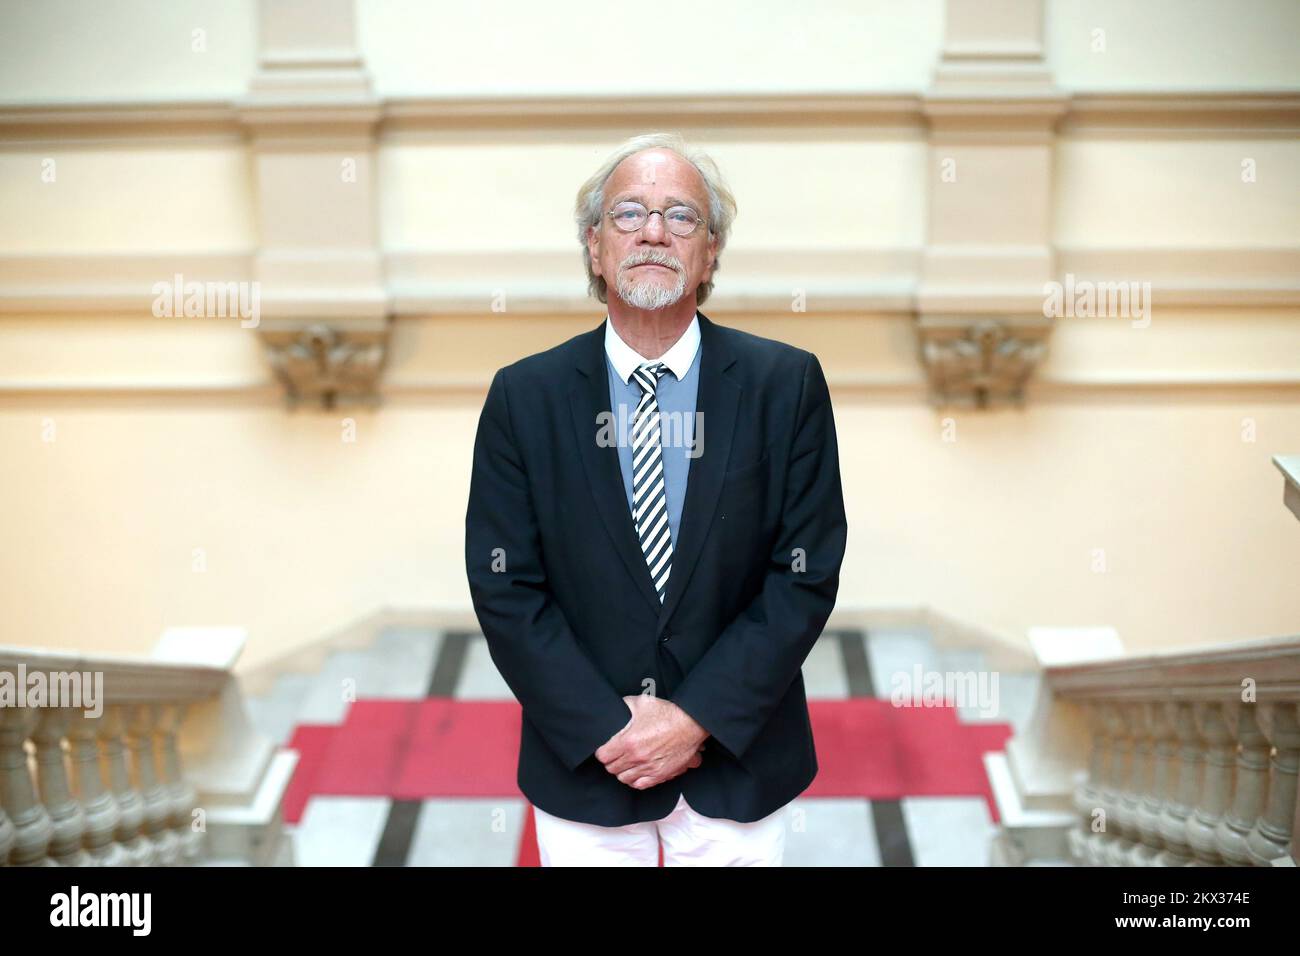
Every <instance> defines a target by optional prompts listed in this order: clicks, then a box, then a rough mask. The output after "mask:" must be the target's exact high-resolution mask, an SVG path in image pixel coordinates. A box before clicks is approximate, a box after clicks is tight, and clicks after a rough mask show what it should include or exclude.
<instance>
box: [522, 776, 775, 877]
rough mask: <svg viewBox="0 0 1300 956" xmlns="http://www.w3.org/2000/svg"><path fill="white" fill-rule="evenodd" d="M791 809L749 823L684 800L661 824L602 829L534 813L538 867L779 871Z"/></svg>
mask: <svg viewBox="0 0 1300 956" xmlns="http://www.w3.org/2000/svg"><path fill="white" fill-rule="evenodd" d="M788 809H789V804H786V805H785V806H784V807H781V808H780V809H779V810H777V811H776V812H775V813H772V814H770V815H769V816H766V817H763V819H761V820H756V821H755V822H753V823H737V822H736V821H735V820H720V819H717V818H714V817H706V816H701V815H700V814H698V813H696V812H695V811H694V810H692V809H691V807H690V805H689V804H688V803H687V802H686V796H685V795H684V794H683V795H682V796H681V797H680V798H679V799H678V801H677V806H676V807H674V808H673V811H672V813H670V814H668V816H666V817H664V818H663V819H662V820H650V821H647V822H645V823H630V824H628V825H627V826H622V827H602V826H596V825H594V824H591V823H576V822H574V821H573V820H563V819H561V818H560V817H556V816H552V815H551V814H549V813H547V812H546V811H544V810H542V809H541V808H540V807H533V813H534V814H535V815H536V816H535V818H536V820H537V848H538V850H539V851H540V852H541V858H542V866H658V865H659V843H660V841H661V840H662V841H663V850H664V866H780V865H781V858H782V856H783V855H784V853H785V824H786V811H787V810H788Z"/></svg>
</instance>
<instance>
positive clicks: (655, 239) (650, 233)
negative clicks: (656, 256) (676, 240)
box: [640, 210, 671, 245]
mask: <svg viewBox="0 0 1300 956" xmlns="http://www.w3.org/2000/svg"><path fill="white" fill-rule="evenodd" d="M669 235H670V233H669V232H668V229H667V227H666V226H665V225H664V214H663V213H661V212H659V211H657V210H656V211H655V212H652V213H650V216H649V218H648V219H646V221H645V225H644V226H642V227H641V235H640V239H641V241H642V242H647V243H650V244H652V245H668V243H669V242H670V241H671V240H670V239H669V238H668V237H669Z"/></svg>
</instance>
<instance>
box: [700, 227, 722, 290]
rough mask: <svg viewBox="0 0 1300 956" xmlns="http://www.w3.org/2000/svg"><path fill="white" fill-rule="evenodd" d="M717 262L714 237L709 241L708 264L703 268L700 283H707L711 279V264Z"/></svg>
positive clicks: (716, 242)
mask: <svg viewBox="0 0 1300 956" xmlns="http://www.w3.org/2000/svg"><path fill="white" fill-rule="evenodd" d="M717 261H718V237H717V236H714V237H713V238H711V239H710V240H709V264H708V265H707V266H705V267H704V278H702V279H701V280H700V281H701V282H708V281H709V280H710V279H712V278H713V264H714V263H715V262H717Z"/></svg>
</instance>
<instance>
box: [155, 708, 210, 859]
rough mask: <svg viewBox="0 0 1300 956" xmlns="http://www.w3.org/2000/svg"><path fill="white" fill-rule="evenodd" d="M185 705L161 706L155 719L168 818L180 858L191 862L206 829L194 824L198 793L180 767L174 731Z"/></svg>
mask: <svg viewBox="0 0 1300 956" xmlns="http://www.w3.org/2000/svg"><path fill="white" fill-rule="evenodd" d="M187 706H188V705H186V704H183V703H177V704H172V705H169V706H168V707H165V708H164V709H163V713H162V715H161V717H160V719H159V721H158V736H159V739H160V741H161V743H162V780H163V789H164V791H165V792H166V794H167V797H168V800H169V801H170V804H171V815H170V817H169V820H170V822H171V827H172V831H173V832H174V833H175V834H176V838H177V840H179V841H180V862H181V863H183V864H185V865H190V866H192V865H193V864H195V863H197V862H198V861H199V860H201V859H202V858H203V845H204V838H205V837H206V836H207V832H206V829H204V830H196V829H195V828H194V810H195V809H196V808H197V806H198V802H199V794H198V791H197V790H195V789H194V786H193V785H192V784H191V783H190V782H189V781H188V780H186V779H185V775H184V774H183V773H182V771H181V754H180V748H179V746H178V745H177V735H178V733H179V731H180V727H181V723H182V721H183V720H184V719H185V711H186V708H187Z"/></svg>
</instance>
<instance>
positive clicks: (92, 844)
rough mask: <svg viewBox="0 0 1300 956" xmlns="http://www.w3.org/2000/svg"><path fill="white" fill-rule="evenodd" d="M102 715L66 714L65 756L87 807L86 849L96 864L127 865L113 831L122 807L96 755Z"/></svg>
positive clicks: (125, 854) (116, 826)
mask: <svg viewBox="0 0 1300 956" xmlns="http://www.w3.org/2000/svg"><path fill="white" fill-rule="evenodd" d="M102 722H103V716H102V715H101V716H99V717H89V716H87V715H86V713H85V711H71V712H70V713H69V715H68V756H69V763H70V765H71V768H72V782H73V787H74V788H75V789H76V792H77V795H78V796H79V797H80V798H81V805H82V806H83V807H84V808H85V811H86V836H85V839H84V841H83V844H84V846H85V848H86V852H87V853H89V854H90V856H91V857H92V858H93V859H94V860H95V862H96V865H98V866H130V865H131V859H130V856H129V855H128V854H127V852H126V849H125V848H124V847H123V846H122V845H121V844H120V843H118V842H117V840H116V839H115V835H116V833H117V831H118V829H119V827H120V826H121V822H122V811H121V809H119V807H118V805H117V801H116V800H114V799H113V793H112V791H111V790H110V789H109V788H108V787H107V786H105V784H104V774H103V769H102V767H101V764H100V759H99V735H100V734H101V733H102V732H103V730H102V728H101V724H102Z"/></svg>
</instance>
